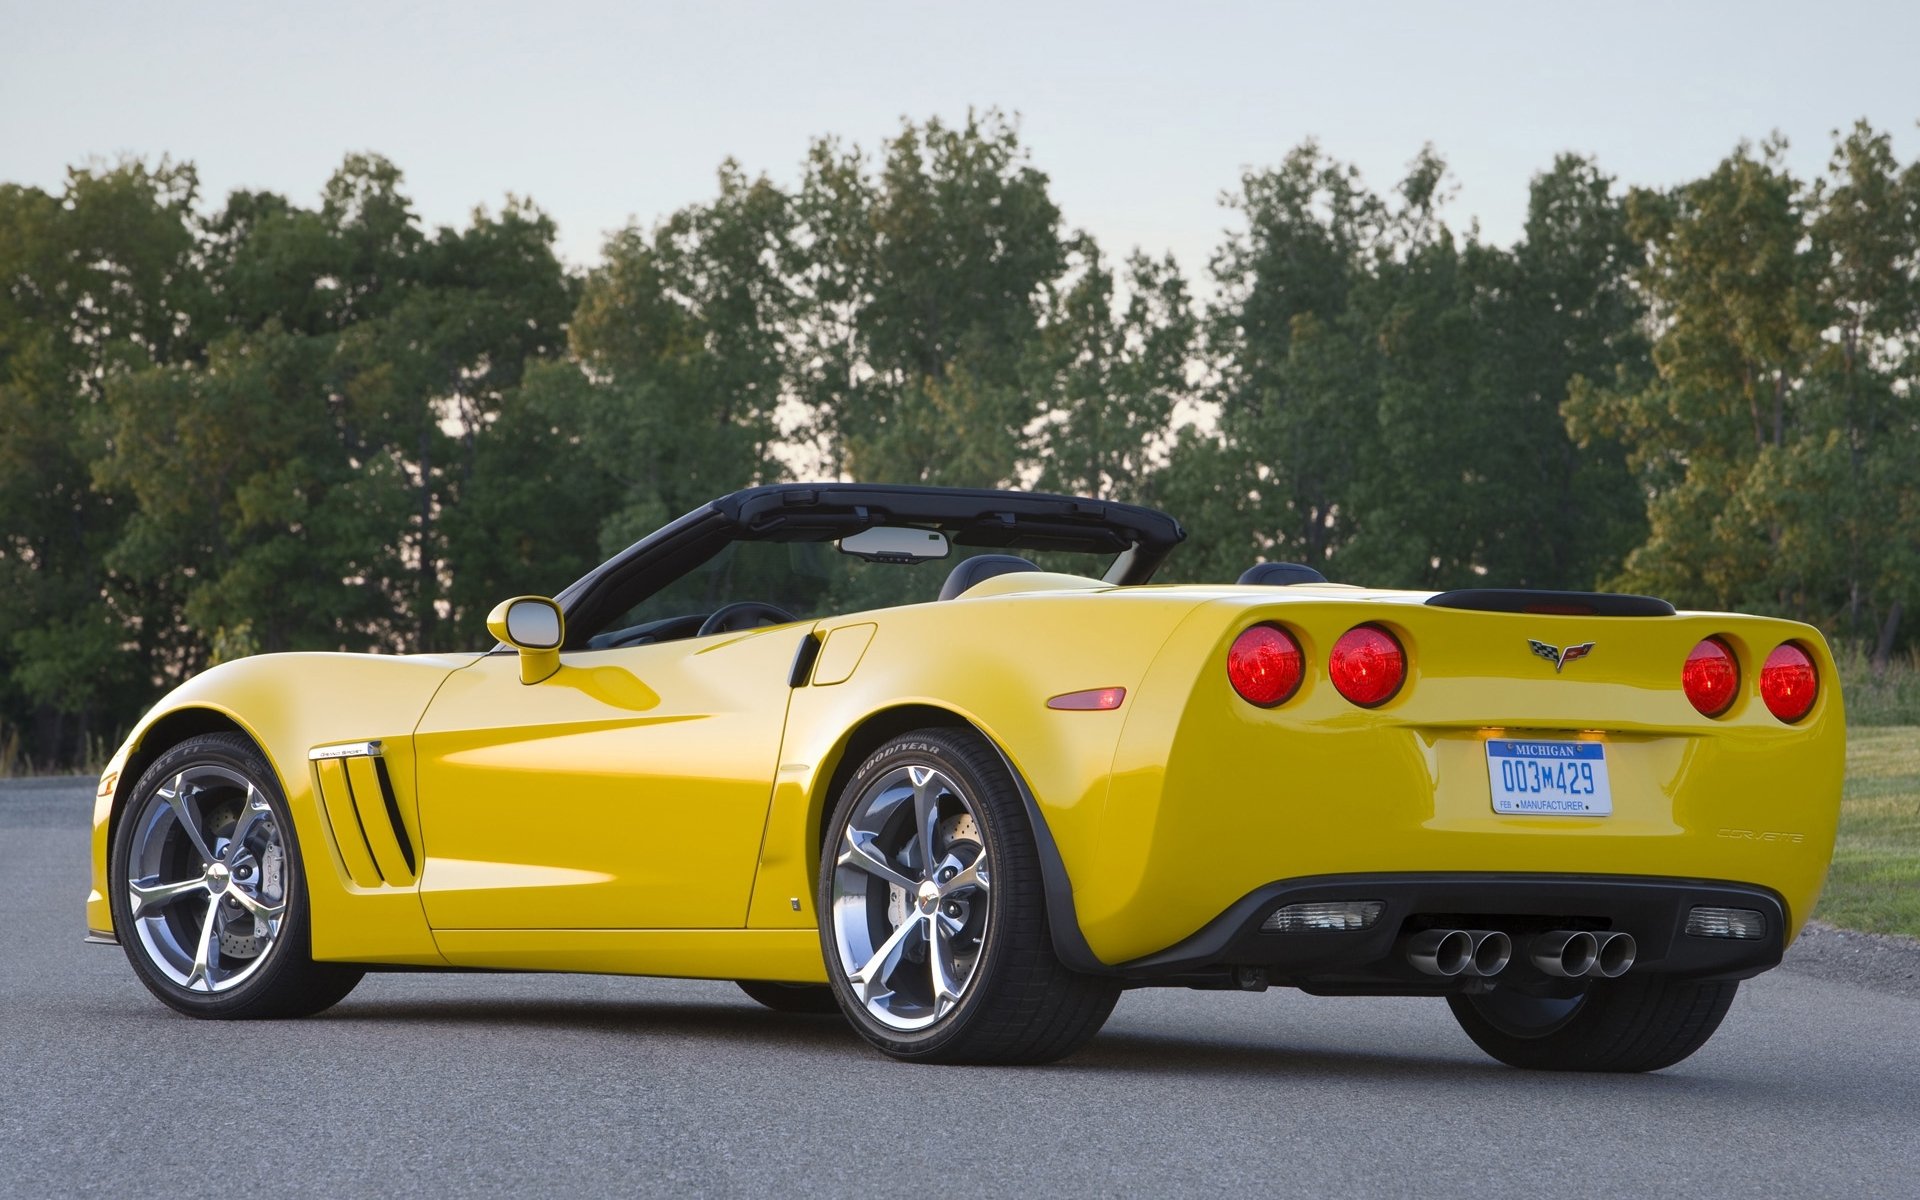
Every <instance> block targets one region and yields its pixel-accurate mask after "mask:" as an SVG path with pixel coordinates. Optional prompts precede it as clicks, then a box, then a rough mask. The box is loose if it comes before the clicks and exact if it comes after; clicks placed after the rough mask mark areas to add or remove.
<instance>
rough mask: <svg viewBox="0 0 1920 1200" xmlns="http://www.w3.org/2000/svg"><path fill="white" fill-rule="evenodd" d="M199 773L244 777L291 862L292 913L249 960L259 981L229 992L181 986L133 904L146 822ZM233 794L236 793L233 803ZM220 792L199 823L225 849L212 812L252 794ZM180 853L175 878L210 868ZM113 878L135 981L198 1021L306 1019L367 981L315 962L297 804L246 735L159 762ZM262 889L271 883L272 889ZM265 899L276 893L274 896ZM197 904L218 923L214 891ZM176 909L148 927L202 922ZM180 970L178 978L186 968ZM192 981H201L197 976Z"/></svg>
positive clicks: (123, 822) (285, 866) (251, 977)
mask: <svg viewBox="0 0 1920 1200" xmlns="http://www.w3.org/2000/svg"><path fill="white" fill-rule="evenodd" d="M196 771H202V772H208V773H211V772H216V771H217V772H220V773H221V774H222V775H224V776H225V777H227V778H228V779H229V780H231V779H232V778H233V777H238V779H240V780H243V781H244V782H245V783H248V784H251V785H252V787H253V789H254V792H255V794H257V795H258V796H259V797H260V798H261V799H263V800H264V801H265V803H266V805H267V810H268V812H270V814H271V824H270V826H269V828H270V830H271V833H272V836H273V838H274V839H275V840H276V841H277V843H278V857H279V859H280V860H281V861H280V863H279V864H278V869H279V872H280V874H281V879H280V887H279V897H278V902H279V903H284V905H285V910H284V913H283V914H282V915H281V916H280V917H279V918H278V921H279V923H278V925H277V926H276V927H274V928H275V932H274V933H273V934H272V935H271V937H270V939H269V940H268V943H267V945H266V948H265V949H264V950H262V951H259V952H258V954H257V955H255V957H257V958H259V959H260V960H261V961H259V962H258V963H257V964H253V963H252V962H251V961H248V964H247V965H248V966H249V967H250V968H251V969H250V971H249V973H247V974H246V975H245V977H244V978H240V979H239V981H238V982H235V983H233V984H232V985H231V986H230V987H226V988H225V990H218V991H204V990H196V989H193V988H190V987H188V986H185V985H183V984H182V982H181V981H179V980H176V979H175V978H173V976H172V974H171V973H170V970H169V968H168V967H167V966H165V965H163V962H162V961H161V952H160V951H158V950H157V949H155V947H154V946H151V945H149V943H148V940H147V937H146V936H143V934H142V931H141V928H140V927H139V922H138V921H137V920H136V918H135V917H134V916H133V912H132V906H133V899H132V895H131V893H130V889H129V883H128V881H129V877H130V874H131V863H132V856H133V855H134V854H135V853H136V852H138V850H139V849H140V847H139V846H137V844H136V843H138V842H139V839H140V830H141V827H142V826H143V825H144V824H145V821H144V820H143V818H142V814H143V813H147V812H149V811H150V809H149V805H150V803H160V804H164V803H165V801H164V800H163V799H157V793H159V791H160V790H161V789H162V788H164V787H167V786H168V785H169V784H170V783H171V782H172V781H174V780H176V779H180V778H183V777H187V778H191V776H192V773H193V772H196ZM226 792H231V793H233V795H232V796H229V795H226V794H225V793H226ZM210 794H211V795H212V796H213V797H214V799H211V800H201V801H196V803H198V804H199V805H200V807H199V810H198V821H199V824H200V825H202V826H205V830H204V831H203V832H204V833H205V837H206V841H207V843H208V845H209V846H211V845H213V844H215V843H214V839H215V838H217V837H222V836H224V835H222V834H220V832H219V820H218V819H210V818H209V817H208V815H207V814H208V813H209V811H216V812H223V811H225V810H226V809H228V808H234V809H235V811H236V812H237V811H238V806H239V805H243V804H244V803H246V792H245V790H244V788H242V787H240V786H239V785H238V784H235V783H231V782H229V783H228V784H227V786H225V787H224V788H221V787H215V788H212V789H210ZM235 796H237V797H238V799H235V798H234V797H235ZM167 819H168V818H165V817H162V818H160V823H161V824H162V825H164V823H165V821H166V820H167ZM174 821H175V825H176V826H179V832H177V833H175V834H173V835H171V836H172V837H173V838H174V839H175V841H176V842H178V841H180V840H182V839H185V837H186V834H185V827H184V826H180V823H179V821H178V819H177V818H174ZM236 823H237V821H236ZM227 832H228V833H230V834H231V833H239V832H241V831H239V830H238V829H236V828H234V824H228V825H227ZM156 836H159V835H156ZM243 840H244V838H243ZM184 849H185V853H186V854H191V853H194V851H193V850H192V848H191V846H190V845H189V846H187V847H185V848H184ZM180 850H181V847H179V846H176V847H175V849H174V852H173V856H174V858H175V859H176V860H177V861H180V862H184V863H185V864H186V865H185V866H184V867H183V868H176V870H175V871H173V872H171V874H173V876H174V878H176V879H177V878H179V877H180V875H181V873H182V871H184V872H185V873H186V874H188V875H190V874H191V872H192V871H194V870H200V869H202V867H201V866H199V865H197V863H196V860H192V859H187V858H185V855H184V854H182V853H180V852H179V851H180ZM240 869H245V868H240ZM234 878H235V879H236V880H238V879H240V878H242V876H241V875H239V874H236V875H235V876H234ZM107 879H108V887H109V891H110V893H111V894H110V895H109V897H108V901H109V903H110V904H111V905H112V910H113V924H114V929H115V931H116V932H117V933H118V935H119V939H120V945H121V947H122V948H123V949H124V950H125V951H126V954H127V961H128V962H130V963H131V964H133V971H134V974H135V975H137V976H139V978H140V982H141V983H143V984H145V985H146V986H147V990H148V991H150V992H152V993H153V994H154V995H155V996H157V997H159V999H160V1000H161V1002H163V1003H164V1004H166V1005H167V1006H168V1007H170V1008H173V1009H174V1010H176V1011H178V1012H183V1013H185V1014H187V1015H188V1016H191V1017H201V1018H207V1019H217V1020H249V1019H257V1018H277V1017H304V1016H308V1015H311V1014H313V1013H317V1012H319V1011H321V1010H322V1009H325V1008H329V1007H331V1006H332V1005H334V1004H336V1003H338V1002H339V1001H340V1000H341V999H343V998H344V997H345V996H346V994H347V993H348V992H350V991H352V990H353V988H354V985H355V984H357V983H359V982H360V978H361V976H362V975H363V974H364V972H363V971H361V970H360V969H358V968H355V967H348V966H342V965H339V964H334V963H317V962H314V961H313V958H312V944H313V941H312V936H311V926H310V924H309V910H308V907H307V889H306V876H305V873H304V871H303V869H302V862H301V856H300V846H299V842H298V841H297V839H296V835H295V832H294V826H293V820H292V815H291V813H290V811H289V810H288V808H287V799H286V796H285V795H284V794H283V793H282V791H281V789H280V782H279V779H278V777H277V776H276V775H275V774H274V771H273V768H272V766H271V765H269V764H268V762H267V760H266V757H265V756H264V755H262V754H261V753H260V750H259V748H258V747H256V746H255V745H254V744H253V743H252V742H251V741H250V740H248V739H247V738H245V737H243V736H241V735H239V734H235V733H215V734H205V735H202V736H200V737H195V738H190V739H188V740H187V741H184V742H182V743H180V744H179V745H178V746H175V747H173V748H172V749H171V750H168V751H167V752H166V753H165V754H162V755H161V756H160V757H159V758H158V759H156V760H154V762H153V765H152V766H150V767H148V768H147V770H146V772H145V773H144V774H143V775H141V777H140V782H139V783H138V784H137V785H136V786H135V787H134V789H133V791H132V793H131V794H130V795H129V797H128V799H127V804H126V808H125V809H124V810H123V811H122V812H121V814H120V819H119V823H118V826H117V828H116V829H115V831H114V838H113V845H112V848H111V850H110V852H109V855H108V860H107ZM225 886H226V887H227V889H228V890H230V891H238V890H239V889H238V886H237V885H234V884H228V885H225ZM260 886H261V887H264V886H265V885H264V883H262V884H261V885H260ZM258 894H259V895H261V896H267V895H269V893H266V892H264V891H262V892H259V893H258ZM196 902H197V903H200V904H205V905H206V906H207V909H206V912H207V914H208V915H207V917H206V918H205V919H206V920H211V913H212V908H213V893H212V892H210V891H209V892H205V893H186V894H183V895H182V896H181V898H180V900H179V902H178V907H180V908H183V909H191V908H192V907H193V906H194V905H195V904H196ZM156 907H157V906H156ZM172 907H173V906H172V905H169V907H168V908H166V909H159V910H158V915H157V916H156V915H155V913H154V912H149V915H148V916H147V917H144V918H141V919H140V920H145V921H161V922H168V923H170V925H171V926H172V927H171V928H170V929H169V930H168V931H167V934H168V936H174V935H175V934H177V933H183V932H184V931H185V930H186V929H188V928H191V927H193V925H194V924H195V923H194V922H192V921H191V912H190V911H189V912H187V913H185V914H183V915H171V913H172ZM182 923H184V924H182ZM149 928H151V926H149ZM149 936H151V935H149ZM222 940H223V941H224V939H222ZM221 953H224V951H222V952H221ZM173 969H176V970H177V963H176V964H175V967H174V968H173ZM188 974H189V978H191V972H189V973H188Z"/></svg>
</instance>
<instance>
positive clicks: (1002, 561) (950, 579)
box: [940, 554, 1040, 600]
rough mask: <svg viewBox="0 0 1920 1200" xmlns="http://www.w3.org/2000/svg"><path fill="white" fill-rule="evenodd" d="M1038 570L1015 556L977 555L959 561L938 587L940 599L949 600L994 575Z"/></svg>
mask: <svg viewBox="0 0 1920 1200" xmlns="http://www.w3.org/2000/svg"><path fill="white" fill-rule="evenodd" d="M1039 569H1040V568H1039V567H1037V566H1035V565H1034V564H1032V563H1030V562H1028V561H1027V560H1026V559H1024V558H1021V557H1020V556H1019V555H1017V554H977V555H975V556H974V557H972V558H965V559H961V560H960V562H959V564H958V565H957V566H955V567H954V568H953V571H952V573H951V574H949V575H948V576H947V581H946V582H945V583H943V584H941V585H940V598H941V599H942V600H951V599H953V598H954V597H955V596H958V595H960V594H961V593H962V592H964V591H966V590H967V589H968V588H970V587H972V586H973V585H974V584H976V583H979V582H980V581H981V580H983V579H992V578H993V577H994V576H995V575H1011V574H1013V573H1014V572H1016V571H1038V570H1039Z"/></svg>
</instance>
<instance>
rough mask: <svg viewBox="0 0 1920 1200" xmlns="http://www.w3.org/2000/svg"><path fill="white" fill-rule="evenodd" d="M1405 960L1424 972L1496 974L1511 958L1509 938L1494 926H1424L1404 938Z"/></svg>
mask: <svg viewBox="0 0 1920 1200" xmlns="http://www.w3.org/2000/svg"><path fill="white" fill-rule="evenodd" d="M1407 961H1408V962H1409V963H1411V964H1413V968H1414V969H1415V970H1416V971H1419V972H1421V973H1423V974H1426V975H1438V976H1441V977H1442V978H1451V977H1453V976H1455V975H1474V976H1483V977H1484V976H1488V975H1498V974H1499V973H1500V972H1502V971H1504V970H1506V969H1507V964H1508V963H1509V962H1512V961H1513V939H1512V938H1510V937H1508V936H1507V935H1506V934H1504V933H1501V932H1500V931H1499V930H1497V929H1428V930H1425V931H1423V932H1421V933H1416V934H1414V935H1413V937H1411V938H1410V939H1408V941H1407Z"/></svg>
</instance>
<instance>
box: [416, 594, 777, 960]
mask: <svg viewBox="0 0 1920 1200" xmlns="http://www.w3.org/2000/svg"><path fill="white" fill-rule="evenodd" d="M811 629H812V625H811V623H809V622H798V623H794V624H790V625H782V626H776V627H772V628H765V629H755V630H751V631H748V632H736V633H721V634H714V635H711V636H708V637H703V638H689V639H683V640H679V641H670V642H665V643H662V644H659V645H644V646H635V647H631V648H625V649H612V650H578V651H568V652H566V653H564V654H562V655H561V667H560V670H559V671H558V672H556V673H555V674H554V675H552V676H551V677H550V678H548V679H545V680H543V681H542V682H540V683H536V684H531V685H529V684H523V683H522V682H521V681H520V668H519V663H518V661H517V658H516V656H515V655H513V654H510V653H497V654H490V655H487V656H485V657H483V658H481V659H480V660H479V661H477V662H475V663H474V664H473V665H472V666H471V667H468V668H467V669H465V670H462V671H458V672H455V673H454V675H453V676H452V677H450V678H449V679H448V680H447V682H446V684H445V685H444V686H443V687H442V688H441V689H440V691H439V693H438V694H437V695H436V696H435V697H434V699H433V702H432V703H431V704H430V705H429V706H428V708H427V711H426V714H425V716H424V717H423V718H422V720H421V723H420V726H419V729H418V731H417V733H416V736H415V746H416V750H417V753H418V755H419V760H418V770H419V794H420V823H421V832H422V837H423V840H424V843H425V848H424V849H425V852H424V865H423V867H422V871H421V881H420V887H421V898H422V902H423V904H424V906H425V908H426V914H427V919H428V921H429V922H430V923H431V924H432V925H433V926H434V927H435V928H436V929H500V930H506V929H721V928H737V927H740V926H743V925H744V924H745V921H746V913H747V903H748V900H749V897H750V894H751V891H752V886H753V875H754V867H755V864H756V862H757V860H758V858H759V851H760V836H761V832H762V830H763V828H764V826H765V823H766V815H767V806H768V802H769V798H770V796H771V793H772V788H773V781H774V775H775V770H776V768H777V767H778V765H779V752H780V739H781V734H782V731H783V727H784V725H785V721H786V712H787V699H788V695H789V692H790V689H789V686H788V682H787V681H788V677H789V674H790V673H791V670H792V664H793V661H794V654H795V652H796V650H797V649H798V647H799V644H800V641H801V639H802V638H804V637H806V636H807V635H808V634H809V632H810V631H811Z"/></svg>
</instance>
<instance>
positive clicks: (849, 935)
mask: <svg viewBox="0 0 1920 1200" xmlns="http://www.w3.org/2000/svg"><path fill="white" fill-rule="evenodd" d="M819 910H820V914H821V921H820V934H821V941H822V943H823V947H824V951H825V955H826V960H827V973H828V975H829V977H830V978H831V979H832V986H833V991H834V994H835V995H836V996H837V997H838V998H839V1002H840V1007H841V1008H842V1009H843V1010H845V1012H846V1013H847V1016H848V1019H849V1020H851V1021H852V1023H853V1026H854V1028H856V1029H858V1030H859V1031H860V1033H861V1035H862V1036H864V1037H865V1038H866V1039H867V1040H868V1041H869V1042H871V1043H873V1045H875V1046H876V1047H878V1048H879V1049H881V1050H882V1051H885V1052H886V1053H887V1054H890V1055H892V1056H893V1057H895V1058H900V1059H907V1060H913V1061H920V1062H983V1063H984V1062H993V1063H1038V1062H1050V1061H1052V1060H1054V1059H1058V1058H1063V1057H1065V1056H1066V1055H1068V1054H1071V1053H1072V1052H1073V1051H1075V1050H1077V1049H1079V1048H1080V1047H1081V1046H1082V1045H1084V1044H1085V1043H1086V1042H1087V1040H1088V1039H1090V1038H1092V1037H1093V1035H1094V1034H1096V1033H1098V1032H1099V1030H1100V1026H1101V1025H1103V1024H1104V1023H1105V1022H1106V1019H1107V1015H1108V1014H1109V1013H1111V1012H1112V1011H1113V1005H1114V1002H1115V1001H1116V1000H1117V999H1118V998H1119V994H1120V989H1119V985H1118V984H1117V983H1115V982H1113V981H1112V980H1108V979H1101V978H1096V977H1094V976H1090V975H1082V974H1079V973H1077V972H1074V971H1070V970H1068V969H1067V968H1066V967H1065V966H1063V965H1062V964H1061V962H1060V960H1059V959H1058V958H1057V957H1056V956H1055V955H1054V952H1053V941H1052V934H1051V932H1050V931H1049V929H1048V925H1047V913H1046V897H1045V894H1044V892H1043V889H1042V886H1041V879H1040V860H1039V855H1038V852H1037V851H1036V849H1035V843H1034V835H1033V829H1032V827H1031V825H1030V824H1029V822H1028V819H1027V814H1026V808H1025V805H1024V804H1023V803H1022V801H1021V798H1020V794H1019V792H1018V790H1017V789H1016V788H1015V786H1014V782H1013V780H1012V778H1011V776H1010V775H1009V773H1008V770H1007V767H1006V765H1005V763H1004V762H1003V761H1002V760H1001V758H1000V756H999V755H998V754H997V753H996V752H995V751H994V749H993V747H992V746H991V745H990V744H989V743H988V742H987V741H986V740H985V739H984V738H982V737H981V736H980V735H979V734H977V733H974V732H973V731H971V730H958V729H923V730H919V731H917V732H914V733H909V734H906V735H903V736H901V737H898V738H895V739H894V740H892V741H890V742H888V743H887V744H886V745H884V746H882V747H880V748H879V749H878V750H876V751H874V753H873V754H872V755H871V756H870V757H868V759H867V760H866V762H864V763H862V764H861V766H860V769H859V770H858V771H857V772H855V773H854V776H853V779H852V780H851V781H850V782H849V783H848V784H847V787H846V790H845V791H844V792H843V793H842V795H841V797H840V800H839V803H838V804H837V805H836V806H835V809H834V812H833V815H832V817H831V819H830V820H829V821H828V824H827V836H826V841H825V845H824V847H823V853H822V861H821V868H820V900H819Z"/></svg>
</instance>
